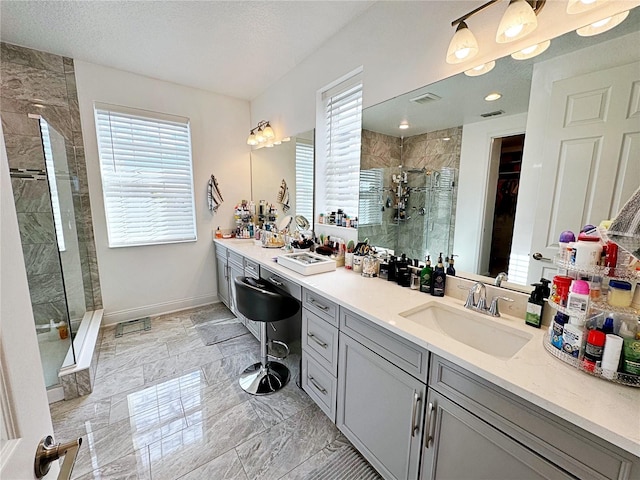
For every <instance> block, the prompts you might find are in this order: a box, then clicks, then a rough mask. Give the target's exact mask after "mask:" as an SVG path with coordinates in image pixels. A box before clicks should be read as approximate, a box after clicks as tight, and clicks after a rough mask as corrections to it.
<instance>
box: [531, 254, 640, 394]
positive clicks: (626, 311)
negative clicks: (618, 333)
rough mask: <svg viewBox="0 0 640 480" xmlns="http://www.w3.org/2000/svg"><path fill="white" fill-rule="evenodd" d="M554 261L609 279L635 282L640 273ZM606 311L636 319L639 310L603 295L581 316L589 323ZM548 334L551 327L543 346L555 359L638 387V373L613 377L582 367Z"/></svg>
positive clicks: (565, 267)
mask: <svg viewBox="0 0 640 480" xmlns="http://www.w3.org/2000/svg"><path fill="white" fill-rule="evenodd" d="M554 263H555V264H556V265H557V266H558V268H560V269H562V270H566V271H567V272H574V273H579V274H582V275H597V276H601V277H607V278H609V279H610V280H625V281H631V282H636V281H638V280H639V279H640V275H639V274H638V272H627V271H625V272H616V274H615V275H612V276H609V271H610V267H601V266H592V267H589V268H576V267H575V265H573V264H571V263H569V262H567V261H563V260H562V259H560V258H559V257H556V258H554ZM547 303H548V304H549V306H550V307H551V308H553V309H555V310H557V311H559V312H562V313H564V314H565V315H571V316H576V313H575V312H573V311H571V312H570V311H568V310H567V309H566V308H565V307H563V306H561V305H559V304H558V303H556V302H554V301H552V300H551V299H549V300H547ZM606 313H617V314H623V315H628V316H630V317H635V318H636V319H637V318H638V316H639V313H640V312H638V310H636V309H635V308H633V307H616V306H612V305H609V304H608V303H607V300H606V297H605V296H603V297H602V298H601V299H599V300H591V301H590V302H589V310H588V311H587V313H586V314H583V315H582V316H583V317H584V318H585V320H586V323H585V324H586V325H589V324H590V323H593V322H595V321H597V319H598V318H599V317H601V316H603V315H604V314H606ZM550 336H551V329H550V330H549V331H548V332H547V333H546V334H545V335H544V339H543V342H544V348H545V350H546V351H547V352H549V353H550V354H551V355H553V356H554V357H556V358H557V359H559V360H561V361H563V362H565V363H568V364H569V365H571V366H573V367H575V368H577V369H578V370H580V371H582V372H584V373H587V374H589V375H593V376H595V377H599V378H601V379H603V380H607V381H609V382H614V383H619V384H622V385H627V386H630V387H640V376H638V375H633V374H628V373H624V372H616V373H614V374H613V378H607V377H605V376H603V372H602V369H601V368H600V367H595V368H594V369H593V371H591V370H588V369H586V368H584V367H583V365H582V360H581V359H578V358H575V357H573V356H572V355H569V354H567V353H565V352H563V351H562V350H559V349H558V348H556V347H555V346H554V345H552V344H551V342H550Z"/></svg>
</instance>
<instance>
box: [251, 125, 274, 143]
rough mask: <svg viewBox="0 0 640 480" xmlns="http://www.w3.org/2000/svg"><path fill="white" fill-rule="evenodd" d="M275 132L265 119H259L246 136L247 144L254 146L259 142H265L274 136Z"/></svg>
mask: <svg viewBox="0 0 640 480" xmlns="http://www.w3.org/2000/svg"><path fill="white" fill-rule="evenodd" d="M275 136H276V134H275V133H274V131H273V128H271V125H269V122H268V121H267V120H261V121H260V122H258V125H257V126H256V128H252V129H251V131H250V132H249V136H248V137H247V145H251V146H255V145H259V144H261V143H265V142H267V141H269V140H272V139H273V138H275Z"/></svg>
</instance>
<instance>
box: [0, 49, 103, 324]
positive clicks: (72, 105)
mask: <svg viewBox="0 0 640 480" xmlns="http://www.w3.org/2000/svg"><path fill="white" fill-rule="evenodd" d="M0 79H1V84H0V115H1V116H2V128H3V132H4V138H5V144H6V150H7V157H8V160H9V166H10V167H11V168H33V169H39V170H41V169H44V168H45V161H44V154H43V149H42V142H41V138H40V127H39V122H38V120H37V119H33V118H29V117H28V114H29V113H32V114H39V115H42V117H43V118H45V120H46V121H47V122H48V123H49V124H50V125H51V126H52V127H53V128H54V129H55V130H57V131H58V132H60V134H62V136H63V137H64V139H65V144H66V154H67V162H68V166H69V173H70V174H71V177H72V178H77V182H76V184H77V187H78V188H77V190H75V189H74V190H73V194H72V198H73V203H74V210H75V212H76V223H77V225H78V242H79V247H80V248H79V250H80V262H81V269H82V277H83V286H82V288H83V289H84V292H83V293H84V297H85V303H86V307H87V309H88V310H93V309H97V308H101V307H102V296H101V293H100V283H99V279H98V268H97V261H96V253H95V243H94V238H93V226H92V220H91V209H90V205H89V195H88V187H87V175H86V165H85V158H84V148H83V141H82V132H81V128H80V114H79V111H78V99H77V93H76V83H75V73H74V68H73V60H72V59H70V58H65V57H61V56H58V55H52V54H49V53H44V52H39V51H36V50H32V49H28V48H23V47H18V46H15V45H10V44H6V43H2V44H0ZM12 186H13V194H14V199H15V202H16V211H17V212H18V224H19V228H20V236H21V239H22V244H23V252H24V257H25V264H26V269H27V276H28V280H29V290H30V292H31V300H32V304H33V311H34V317H35V320H36V323H37V324H46V323H48V322H49V319H57V320H56V321H59V319H61V318H66V313H65V310H66V307H65V301H64V291H63V286H62V272H61V270H60V261H59V259H58V251H57V244H56V236H55V228H54V225H53V218H52V213H51V204H50V199H49V191H48V187H47V182H46V181H42V180H37V181H34V180H23V179H16V178H12Z"/></svg>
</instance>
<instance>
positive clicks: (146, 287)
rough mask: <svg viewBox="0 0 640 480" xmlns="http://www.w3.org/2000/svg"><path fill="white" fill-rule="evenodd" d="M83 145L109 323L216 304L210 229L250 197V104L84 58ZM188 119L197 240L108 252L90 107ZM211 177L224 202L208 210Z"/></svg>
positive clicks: (79, 70)
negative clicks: (110, 106)
mask: <svg viewBox="0 0 640 480" xmlns="http://www.w3.org/2000/svg"><path fill="white" fill-rule="evenodd" d="M75 71H76V80H77V85H78V101H79V105H80V118H81V121H82V133H83V137H84V142H85V154H86V159H87V173H88V177H89V194H90V200H91V212H92V215H93V222H94V233H95V239H96V251H97V257H98V268H99V271H100V284H101V287H102V298H103V303H104V309H105V317H104V318H105V323H113V322H120V321H124V320H131V319H134V318H140V317H143V316H146V315H151V314H156V313H163V312H169V311H172V310H177V309H181V308H187V307H190V306H195V305H201V304H205V303H210V302H212V301H215V300H216V298H217V297H216V292H217V286H216V275H215V258H214V252H213V244H212V232H211V231H212V229H213V230H215V228H216V227H217V226H218V225H219V226H220V227H221V228H222V229H225V228H231V227H232V226H233V207H234V206H235V204H236V203H237V202H238V201H240V200H241V199H249V198H250V197H251V191H250V177H251V175H250V160H249V147H248V146H247V144H246V138H247V133H248V131H249V129H250V119H249V104H248V102H246V101H243V100H238V99H234V98H230V97H225V96H222V95H216V94H213V93H210V92H206V91H203V90H197V89H194V88H190V87H184V86H180V85H176V84H173V83H168V82H164V81H160V80H155V79H152V78H148V77H143V76H140V75H135V74H132V73H128V72H123V71H120V70H115V69H111V68H107V67H102V66H99V65H94V64H90V63H86V62H82V61H76V62H75ZM95 101H97V102H104V103H111V104H116V105H124V106H127V107H132V108H140V109H144V110H149V111H156V112H162V113H167V114H173V115H181V116H183V117H187V118H189V119H190V121H191V141H192V153H193V173H194V191H195V205H196V222H197V233H198V240H197V241H196V242H189V243H179V244H170V245H153V246H142V247H129V248H109V246H108V241H107V230H106V219H105V213H104V201H103V196H102V184H101V180H100V170H99V162H98V149H97V143H96V134H95V120H94V114H93V102H95ZM211 174H214V175H215V176H216V178H217V180H218V184H219V185H220V189H221V192H222V195H223V197H224V203H223V204H222V206H221V207H220V208H219V210H218V212H217V213H216V214H211V213H210V212H209V210H208V206H207V198H206V193H207V180H208V179H209V176H210V175H211Z"/></svg>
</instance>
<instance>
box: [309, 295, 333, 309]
mask: <svg viewBox="0 0 640 480" xmlns="http://www.w3.org/2000/svg"><path fill="white" fill-rule="evenodd" d="M309 303H311V304H312V305H313V306H314V307H318V308H319V309H320V310H324V311H325V312H326V311H327V310H329V307H327V306H326V305H322V304H321V303H318V302H316V301H315V300H314V299H313V298H312V299H311V300H309Z"/></svg>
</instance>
